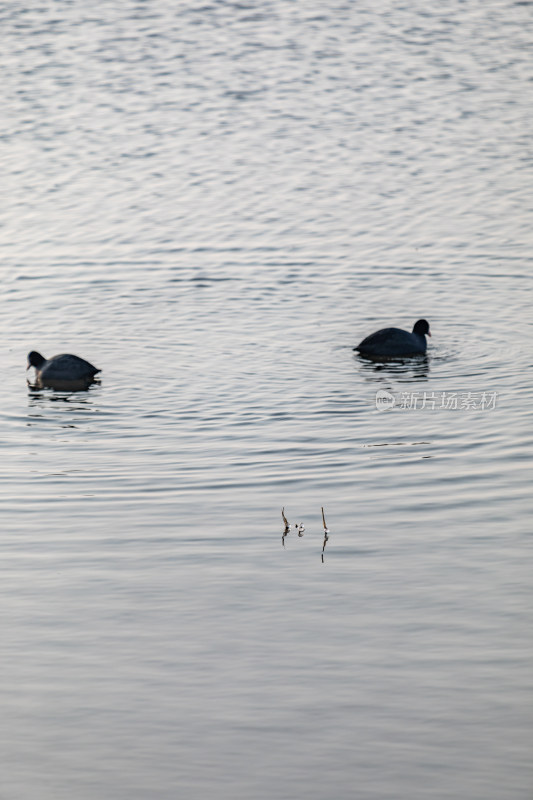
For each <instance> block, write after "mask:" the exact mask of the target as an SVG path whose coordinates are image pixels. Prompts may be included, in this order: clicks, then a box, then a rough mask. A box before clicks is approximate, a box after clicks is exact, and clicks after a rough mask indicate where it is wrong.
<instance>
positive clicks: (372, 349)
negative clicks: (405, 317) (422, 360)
mask: <svg viewBox="0 0 533 800" xmlns="http://www.w3.org/2000/svg"><path fill="white" fill-rule="evenodd" d="M426 336H431V333H430V332H429V325H428V323H427V322H426V320H425V319H419V320H418V322H415V324H414V327H413V332H412V333H409V331H402V329H401V328H383V329H382V330H380V331H376V333H372V334H370V336H367V337H366V339H363V341H362V342H361V344H358V345H357V347H354V350H358V351H359V352H360V353H361V355H363V356H373V357H377V358H396V357H399V356H415V355H422V354H424V353H425V352H426V347H427V342H426Z"/></svg>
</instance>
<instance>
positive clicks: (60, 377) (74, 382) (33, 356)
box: [28, 350, 101, 389]
mask: <svg viewBox="0 0 533 800" xmlns="http://www.w3.org/2000/svg"><path fill="white" fill-rule="evenodd" d="M30 367H35V376H36V384H37V385H38V386H50V387H52V388H56V389H71V388H78V387H79V386H83V385H84V384H85V385H89V384H90V383H91V382H92V381H93V379H94V376H95V375H97V374H98V373H99V372H101V370H99V369H98V367H94V366H93V365H92V364H90V363H89V361H85V359H84V358H80V357H79V356H73V355H71V354H70V353H60V354H59V355H57V356H52V358H48V359H46V358H44V356H42V355H41V354H40V353H37V352H36V351H35V350H32V351H31V353H29V354H28V369H29V368H30Z"/></svg>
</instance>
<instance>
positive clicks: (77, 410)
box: [26, 381, 100, 428]
mask: <svg viewBox="0 0 533 800" xmlns="http://www.w3.org/2000/svg"><path fill="white" fill-rule="evenodd" d="M99 383H100V381H94V382H93V383H92V385H91V388H90V389H88V388H87V387H86V388H85V389H84V390H82V389H76V390H72V391H70V392H67V391H57V390H54V389H50V388H47V389H42V388H40V387H36V386H34V385H31V384H30V383H28V387H29V391H28V418H29V419H28V422H27V423H26V425H27V426H29V427H31V426H33V425H36V424H38V421H52V420H53V421H57V422H59V426H60V427H61V428H79V427H81V425H80V423H84V422H88V421H89V420H92V418H93V414H94V413H95V411H96V410H97V408H96V406H95V399H96V397H97V395H96V393H95V389H97V387H98V385H99ZM51 412H54V416H53V417H52V416H51ZM57 412H59V413H60V414H61V417H60V418H59V419H58V417H57V416H56V413H57ZM65 412H66V413H65Z"/></svg>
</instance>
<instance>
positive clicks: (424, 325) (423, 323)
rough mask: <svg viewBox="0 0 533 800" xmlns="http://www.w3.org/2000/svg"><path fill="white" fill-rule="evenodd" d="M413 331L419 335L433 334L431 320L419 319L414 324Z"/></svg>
mask: <svg viewBox="0 0 533 800" xmlns="http://www.w3.org/2000/svg"><path fill="white" fill-rule="evenodd" d="M413 333H417V334H418V336H431V333H430V331H429V322H428V321H427V320H426V319H419V320H418V322H415V324H414V327H413Z"/></svg>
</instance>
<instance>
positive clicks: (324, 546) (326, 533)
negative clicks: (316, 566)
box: [322, 506, 329, 563]
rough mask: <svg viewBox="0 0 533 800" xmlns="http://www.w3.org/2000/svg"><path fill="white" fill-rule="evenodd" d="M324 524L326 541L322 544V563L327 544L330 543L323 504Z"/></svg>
mask: <svg viewBox="0 0 533 800" xmlns="http://www.w3.org/2000/svg"><path fill="white" fill-rule="evenodd" d="M322 524H323V525H324V543H323V545H322V563H324V550H325V549H326V544H327V543H328V539H329V536H328V534H329V528H328V526H327V525H326V517H325V515H324V506H322Z"/></svg>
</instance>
